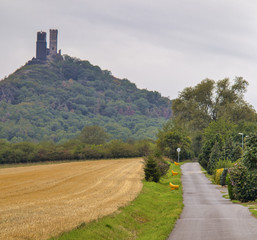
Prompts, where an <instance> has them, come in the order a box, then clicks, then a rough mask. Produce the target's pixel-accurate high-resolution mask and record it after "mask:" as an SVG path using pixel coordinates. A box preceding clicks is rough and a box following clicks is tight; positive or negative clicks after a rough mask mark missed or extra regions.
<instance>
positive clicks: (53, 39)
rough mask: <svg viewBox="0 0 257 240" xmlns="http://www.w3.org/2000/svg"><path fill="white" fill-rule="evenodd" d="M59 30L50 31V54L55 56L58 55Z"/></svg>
mask: <svg viewBox="0 0 257 240" xmlns="http://www.w3.org/2000/svg"><path fill="white" fill-rule="evenodd" d="M57 35H58V30H57V29H50V44H49V54H50V55H55V54H57Z"/></svg>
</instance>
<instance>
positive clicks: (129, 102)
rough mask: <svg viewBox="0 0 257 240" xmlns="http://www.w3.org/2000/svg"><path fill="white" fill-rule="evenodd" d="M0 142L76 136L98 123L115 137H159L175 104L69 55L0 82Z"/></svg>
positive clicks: (25, 67) (63, 140)
mask: <svg viewBox="0 0 257 240" xmlns="http://www.w3.org/2000/svg"><path fill="white" fill-rule="evenodd" d="M0 112H1V116H0V138H3V139H6V140H8V141H11V142H13V143H15V142H21V141H33V142H39V141H49V140H50V141H53V142H58V143H64V142H65V141H67V140H68V139H72V138H74V137H77V136H78V135H79V134H80V132H81V130H82V129H83V128H84V127H85V126H94V125H98V126H100V127H102V128H104V129H105V131H107V133H108V134H109V135H110V138H111V139H122V140H124V141H126V140H127V139H135V140H139V139H146V138H147V139H155V138H156V134H157V132H158V129H159V128H160V127H161V126H162V125H163V123H165V122H166V120H167V119H168V118H169V117H170V115H171V101H170V100H169V99H168V98H164V97H162V96H161V95H160V94H159V93H158V92H152V91H147V90H145V89H143V90H140V89H138V88H137V87H136V85H135V84H133V83H131V82H130V81H128V80H127V79H118V78H115V77H114V76H113V75H112V74H111V73H110V72H109V71H106V70H101V69H100V68H99V67H98V66H93V65H92V64H90V63H89V62H88V61H82V60H79V59H76V58H72V57H69V56H63V57H61V58H56V59H53V60H52V61H48V62H47V63H46V64H35V65H29V64H26V65H25V66H23V67H21V68H20V69H18V70H17V71H16V72H15V73H13V74H11V75H10V76H9V77H8V78H6V79H4V80H2V81H0Z"/></svg>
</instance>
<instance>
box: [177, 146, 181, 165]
mask: <svg viewBox="0 0 257 240" xmlns="http://www.w3.org/2000/svg"><path fill="white" fill-rule="evenodd" d="M180 151H181V149H180V148H177V152H178V162H179V153H180Z"/></svg>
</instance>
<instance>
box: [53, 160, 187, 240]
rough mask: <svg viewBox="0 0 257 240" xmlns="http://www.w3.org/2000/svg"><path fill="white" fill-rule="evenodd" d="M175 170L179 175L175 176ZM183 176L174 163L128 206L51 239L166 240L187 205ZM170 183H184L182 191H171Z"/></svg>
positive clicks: (144, 188)
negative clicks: (184, 205)
mask: <svg viewBox="0 0 257 240" xmlns="http://www.w3.org/2000/svg"><path fill="white" fill-rule="evenodd" d="M171 169H173V171H176V172H179V175H178V176H172V174H171ZM180 177H181V171H180V166H175V164H171V167H170V170H169V172H168V174H167V175H166V176H165V177H163V178H162V179H161V181H160V182H159V183H154V182H146V181H143V189H142V191H141V193H140V195H139V196H138V197H137V198H136V199H135V200H134V201H133V202H131V203H130V204H129V205H128V206H125V207H123V208H120V209H119V210H118V211H117V212H116V213H114V214H112V215H109V216H106V217H103V218H101V219H99V220H97V221H93V222H90V223H86V224H82V225H81V226H80V227H78V228H77V229H74V230H72V231H70V232H67V233H64V234H62V235H61V236H60V237H57V238H51V240H57V239H58V240H73V239H74V240H75V239H76V240H86V239H90V240H106V239H120V240H122V239H141V240H143V239H145V240H151V239H152V240H156V239H158V240H162V239H163V240H165V239H167V237H168V236H169V234H170V232H171V231H172V229H173V227H174V225H175V223H176V220H177V219H178V218H179V216H180V214H181V212H182V208H183V199H182V185H181V180H180ZM169 182H172V183H173V184H176V185H180V187H179V190H171V188H170V186H169Z"/></svg>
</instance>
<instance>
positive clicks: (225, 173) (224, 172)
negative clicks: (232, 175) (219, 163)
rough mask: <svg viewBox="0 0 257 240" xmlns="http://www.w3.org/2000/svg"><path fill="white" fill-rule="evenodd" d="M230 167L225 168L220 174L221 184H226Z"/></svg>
mask: <svg viewBox="0 0 257 240" xmlns="http://www.w3.org/2000/svg"><path fill="white" fill-rule="evenodd" d="M227 173H228V169H227V168H224V170H223V172H222V174H221V176H220V185H221V186H224V185H226V177H227Z"/></svg>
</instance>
